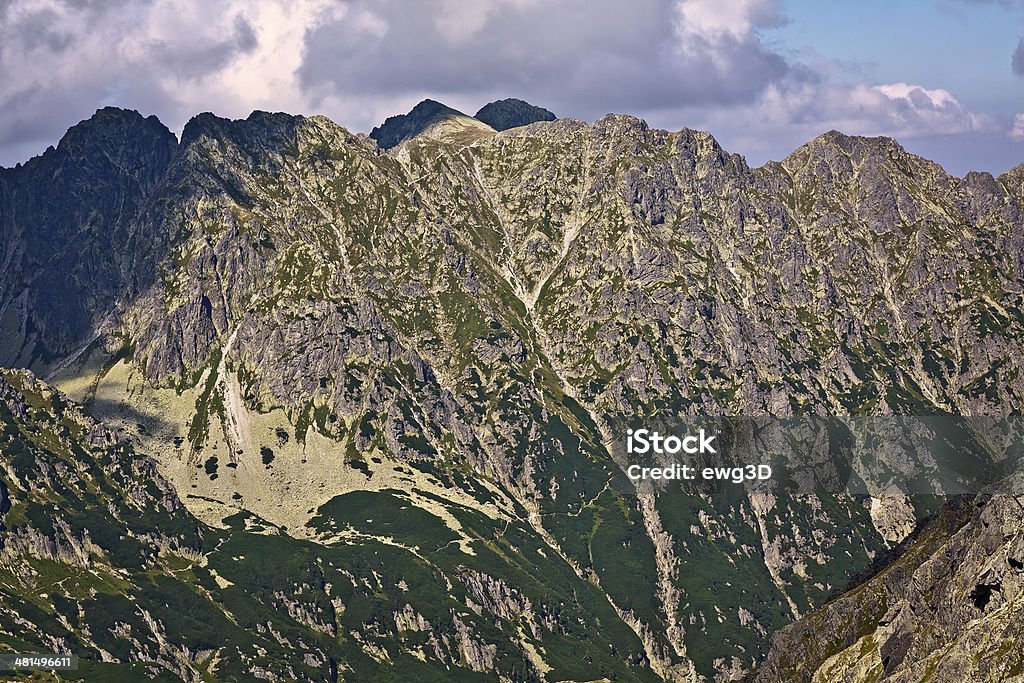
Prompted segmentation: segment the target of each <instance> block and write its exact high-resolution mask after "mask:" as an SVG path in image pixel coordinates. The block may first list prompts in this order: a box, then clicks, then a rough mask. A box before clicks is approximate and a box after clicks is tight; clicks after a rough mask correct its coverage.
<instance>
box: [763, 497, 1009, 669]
mask: <svg viewBox="0 0 1024 683" xmlns="http://www.w3.org/2000/svg"><path fill="white" fill-rule="evenodd" d="M1016 488H1019V487H1016ZM1021 512H1022V506H1021V500H1020V498H1019V496H1014V495H1006V494H998V495H992V496H988V495H985V496H980V497H978V498H977V499H966V500H957V501H955V502H953V503H951V504H950V505H948V506H946V507H945V508H944V509H943V510H942V511H941V513H940V514H939V515H938V516H937V518H936V519H935V520H933V521H932V522H931V523H930V524H929V525H928V526H927V527H926V528H925V529H924V530H923V531H922V533H921V535H920V536H918V537H916V538H914V539H913V540H912V542H910V543H908V544H907V547H906V548H905V549H904V551H903V552H902V553H901V554H900V556H899V558H898V559H897V560H896V561H895V562H894V563H893V564H892V565H890V566H888V567H886V568H885V570H884V571H883V572H881V573H880V574H878V575H877V576H876V577H874V578H872V579H871V580H869V581H868V582H867V583H865V584H863V585H861V586H859V587H857V588H856V589H855V590H853V591H851V592H850V593H848V594H846V595H843V596H841V597H840V598H838V599H837V600H835V601H833V602H830V603H829V604H828V605H826V606H825V607H824V608H822V609H821V610H819V611H818V612H815V613H814V614H812V615H809V616H808V617H807V618H806V619H802V620H800V621H798V622H797V623H795V624H793V625H792V626H788V627H786V628H784V629H783V630H782V631H781V632H779V633H778V634H776V636H775V637H774V638H773V641H772V649H771V652H770V653H769V656H768V658H767V661H766V662H765V663H764V664H763V665H762V666H761V667H760V668H759V669H758V671H757V673H756V675H754V676H752V677H751V680H752V681H812V680H813V681H850V680H858V681H859V680H871V681H920V680H930V681H977V682H979V683H980V682H981V681H1012V680H1018V679H1019V678H1020V676H1021V673H1022V671H1024V658H1022V656H1021V652H1020V648H1019V647H1018V643H1019V642H1020V639H1021V634H1022V628H1024V615H1022V609H1021V586H1022V576H1024V561H1022V559H1021V555H1022V553H1024V547H1022V537H1024V529H1022V527H1021V521H1020V520H1021Z"/></svg>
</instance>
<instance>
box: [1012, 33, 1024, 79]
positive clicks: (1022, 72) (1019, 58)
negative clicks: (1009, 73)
mask: <svg viewBox="0 0 1024 683" xmlns="http://www.w3.org/2000/svg"><path fill="white" fill-rule="evenodd" d="M1010 66H1011V67H1012V68H1013V73H1015V74H1017V75H1018V76H1024V38H1021V39H1020V42H1019V43H1017V49H1016V50H1015V51H1014V53H1013V59H1012V60H1011V61H1010Z"/></svg>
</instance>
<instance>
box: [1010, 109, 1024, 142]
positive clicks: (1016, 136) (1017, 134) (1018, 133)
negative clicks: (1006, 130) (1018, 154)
mask: <svg viewBox="0 0 1024 683" xmlns="http://www.w3.org/2000/svg"><path fill="white" fill-rule="evenodd" d="M1010 138H1011V139H1013V140H1016V141H1017V142H1024V114H1017V115H1016V116H1014V117H1013V127H1012V128H1010Z"/></svg>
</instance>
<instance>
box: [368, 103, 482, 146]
mask: <svg viewBox="0 0 1024 683" xmlns="http://www.w3.org/2000/svg"><path fill="white" fill-rule="evenodd" d="M489 132H492V131H491V127H490V126H488V125H487V123H486V122H485V121H483V120H477V119H475V118H471V117H469V116H467V115H465V114H463V113H462V112H461V111H458V110H456V109H452V108H451V107H449V106H447V105H444V104H441V103H440V102H435V101H434V100H423V101H422V102H420V103H419V104H417V105H416V106H415V107H413V108H412V109H411V110H409V113H408V114H399V115H397V116H389V117H388V118H387V120H386V121H384V123H382V124H381V125H379V126H377V127H376V128H374V129H373V130H372V131H370V137H371V138H373V139H374V140H376V141H377V144H378V145H380V146H381V148H382V149H391V148H393V147H397V146H398V145H399V144H400V143H402V142H405V141H406V140H411V139H412V138H414V137H417V136H419V135H423V134H427V133H433V134H434V135H435V136H440V137H465V136H467V135H468V136H470V138H469V139H472V137H473V136H479V135H481V134H486V133H489Z"/></svg>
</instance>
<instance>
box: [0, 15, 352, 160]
mask: <svg viewBox="0 0 1024 683" xmlns="http://www.w3.org/2000/svg"><path fill="white" fill-rule="evenodd" d="M338 7H339V6H338V5H336V4H335V3H333V2H331V0H296V1H294V2H289V1H288V0H263V1H262V2H257V3H249V2H245V1H243V0H229V1H226V2H218V3H204V2H199V1H198V0H138V1H132V0H106V1H104V2H83V1H82V0H9V1H8V2H6V3H4V4H3V5H2V6H0V73H3V74H4V76H3V78H2V79H0V163H7V164H9V163H12V162H14V161H19V160H22V159H23V156H20V155H22V154H24V151H25V150H31V151H32V152H34V153H37V152H38V151H40V150H41V148H42V147H43V146H45V145H46V144H50V143H53V142H55V141H56V140H57V139H58V138H59V137H60V135H61V134H62V133H63V131H64V129H66V128H67V127H68V126H69V125H71V124H73V123H75V122H76V121H78V120H80V119H82V118H84V117H87V116H89V115H90V114H91V113H92V111H93V110H95V109H96V108H98V107H101V106H105V105H108V104H112V105H118V106H126V107H133V108H137V109H139V110H140V111H142V112H143V113H145V114H150V113H155V114H157V115H159V116H160V117H161V119H162V120H163V121H164V122H165V123H167V124H168V125H170V126H171V127H172V128H179V129H180V127H181V126H182V125H183V124H184V122H185V121H186V120H187V119H188V118H189V117H191V116H192V115H193V114H195V113H197V112H200V111H205V110H210V109H212V110H214V111H217V112H218V113H223V114H227V115H233V116H244V115H246V114H248V112H249V111H251V110H252V109H254V108H276V109H291V110H302V109H303V108H304V107H305V106H306V105H307V104H308V103H307V102H305V101H304V99H303V97H302V92H301V89H300V88H299V87H298V86H297V84H296V82H295V71H296V70H297V69H298V67H299V66H300V65H301V63H302V58H303V37H304V35H305V32H306V31H307V30H309V29H310V28H311V27H313V26H315V25H316V23H317V22H318V21H320V20H322V19H323V20H326V19H329V18H331V17H332V16H334V15H335V14H336V13H339V12H340V10H339V9H338Z"/></svg>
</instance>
